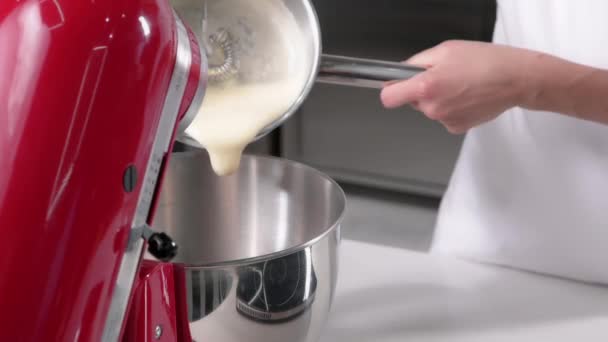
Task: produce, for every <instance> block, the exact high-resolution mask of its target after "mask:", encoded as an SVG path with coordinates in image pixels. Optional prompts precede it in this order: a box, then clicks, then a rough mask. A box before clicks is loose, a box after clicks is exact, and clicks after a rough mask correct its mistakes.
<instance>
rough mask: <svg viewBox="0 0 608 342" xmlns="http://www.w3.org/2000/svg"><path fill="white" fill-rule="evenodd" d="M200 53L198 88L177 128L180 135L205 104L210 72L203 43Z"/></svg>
mask: <svg viewBox="0 0 608 342" xmlns="http://www.w3.org/2000/svg"><path fill="white" fill-rule="evenodd" d="M199 50H200V55H201V70H200V76H199V81H198V87H197V88H196V93H195V94H194V98H193V99H192V103H191V104H190V107H189V108H188V111H187V112H186V114H185V115H184V117H183V118H182V121H181V122H180V123H179V127H178V129H177V133H178V135H180V134H183V133H184V132H185V131H186V129H188V127H189V126H190V124H192V122H193V121H194V118H196V115H197V114H198V111H199V110H200V108H201V106H202V105H203V99H204V98H205V93H206V90H207V82H208V77H207V75H208V73H209V64H208V62H207V53H206V52H205V48H204V47H203V46H202V45H201V46H200V47H199Z"/></svg>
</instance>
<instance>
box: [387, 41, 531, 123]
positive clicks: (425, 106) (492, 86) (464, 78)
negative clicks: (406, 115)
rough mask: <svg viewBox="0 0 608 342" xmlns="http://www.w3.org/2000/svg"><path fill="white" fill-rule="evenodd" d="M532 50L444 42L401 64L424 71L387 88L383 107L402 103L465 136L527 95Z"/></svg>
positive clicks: (472, 43) (473, 43)
mask: <svg viewBox="0 0 608 342" xmlns="http://www.w3.org/2000/svg"><path fill="white" fill-rule="evenodd" d="M533 56H534V53H533V52H532V51H528V50H523V49H517V48H512V47H507V46H501V45H495V44H490V43H482V42H469V41H448V42H445V43H442V44H440V45H438V46H436V47H434V48H431V49H429V50H426V51H423V52H421V53H419V54H417V55H416V56H414V57H412V58H410V59H409V60H407V61H406V63H408V64H412V65H417V66H421V67H424V68H426V69H427V71H425V72H423V73H421V74H419V75H417V76H415V77H414V78H412V79H410V80H405V81H401V82H396V83H392V84H387V85H386V86H385V88H384V89H383V90H382V94H381V99H382V102H383V104H384V106H385V107H387V108H397V107H401V106H403V105H406V104H410V105H412V106H413V107H414V108H416V109H418V110H420V111H421V112H423V113H424V114H425V115H426V116H428V117H429V118H430V119H432V120H436V121H439V122H441V123H442V124H443V125H444V126H445V127H446V128H447V129H448V131H449V132H451V133H454V134H460V133H465V132H466V131H468V130H469V129H470V128H472V127H475V126H478V125H480V124H482V123H485V122H487V121H490V120H493V119H494V118H496V117H497V116H498V115H500V114H501V113H502V112H504V111H505V110H507V109H509V108H511V107H515V106H517V105H519V103H520V102H522V101H523V99H524V98H525V96H526V92H527V90H526V86H527V84H526V77H525V74H526V69H527V63H528V60H529V59H530V58H531V57H533Z"/></svg>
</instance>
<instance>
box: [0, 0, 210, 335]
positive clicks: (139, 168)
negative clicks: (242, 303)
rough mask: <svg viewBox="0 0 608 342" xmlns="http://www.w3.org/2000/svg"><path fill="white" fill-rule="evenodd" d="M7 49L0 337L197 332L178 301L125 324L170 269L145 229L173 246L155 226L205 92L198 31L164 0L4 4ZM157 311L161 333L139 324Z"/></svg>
mask: <svg viewBox="0 0 608 342" xmlns="http://www.w3.org/2000/svg"><path fill="white" fill-rule="evenodd" d="M0 46H1V47H0V75H1V76H0V169H1V170H2V171H1V172H2V176H1V177H0V231H1V232H2V235H3V250H4V257H3V258H2V260H1V261H0V308H1V310H0V326H1V327H2V329H1V330H0V339H1V340H3V341H100V340H104V341H117V340H120V339H121V338H122V337H121V336H123V337H124V339H125V340H129V341H148V340H153V339H152V338H153V336H148V335H152V334H154V333H156V334H158V335H162V336H165V338H164V339H163V340H166V341H176V340H180V341H188V340H189V339H186V338H184V336H181V335H180V334H186V333H187V330H185V331H184V330H180V327H178V326H177V321H176V317H175V313H176V312H177V311H176V304H175V303H174V302H170V303H168V302H167V303H165V304H166V307H163V308H159V310H153V312H150V313H149V315H152V316H156V317H149V315H148V316H146V317H136V316H133V317H131V318H132V319H133V320H134V323H133V327H132V328H130V329H129V333H130V334H131V336H125V335H124V334H123V332H124V331H125V329H124V327H125V325H126V322H127V319H125V318H126V315H127V312H128V309H129V307H128V306H129V303H131V305H133V304H135V303H137V302H138V301H141V300H145V298H144V297H146V296H151V295H152V294H150V293H148V292H146V291H135V293H133V297H132V289H137V288H138V287H139V285H138V284H137V283H138V281H139V280H140V279H144V278H146V277H145V276H144V275H145V274H162V273H163V272H165V273H166V272H171V269H170V268H169V267H167V266H166V265H165V266H163V265H162V264H152V263H150V264H147V263H144V264H143V265H140V260H141V256H142V254H143V251H144V245H145V244H146V243H145V240H144V238H148V241H149V242H150V249H151V251H152V252H153V254H155V255H157V256H158V257H160V258H161V259H162V258H167V259H169V258H170V257H171V255H172V254H173V253H175V250H174V248H173V247H174V246H172V242H171V241H170V239H168V238H167V236H165V235H159V234H156V235H155V234H154V233H153V232H150V231H149V230H148V228H147V225H148V224H150V223H151V218H152V216H153V212H154V202H155V197H156V195H157V193H158V189H159V184H160V179H161V178H162V173H163V170H164V168H165V165H166V163H167V162H168V158H169V156H170V154H169V152H170V151H171V148H172V145H173V141H174V136H175V134H176V130H177V127H178V125H179V123H180V122H183V121H184V118H185V117H188V116H191V115H194V114H195V113H196V111H197V110H198V107H199V105H200V102H201V101H202V98H203V93H204V89H205V83H206V63H205V61H204V58H205V56H204V54H201V49H200V47H199V45H198V43H197V41H196V38H195V36H194V34H193V33H192V32H191V31H190V30H189V29H188V28H187V27H186V26H185V25H184V24H183V22H182V21H181V20H180V19H179V17H178V16H176V15H175V14H174V11H173V9H172V7H171V6H170V4H169V3H168V2H167V1H166V0H135V1H122V0H118V1H117V0H90V1H81V0H42V1H35V0H21V1H19V0H8V1H2V3H1V4H0ZM163 267H165V268H167V269H166V270H165V269H163ZM138 272H139V274H140V276H139V277H138V276H137V274H138ZM150 279H151V280H149V282H154V281H159V279H160V276H156V278H155V277H152V278H150ZM163 279H172V278H171V277H170V276H167V274H164V275H163ZM16 280H18V281H16ZM170 286H172V284H170V283H164V284H162V286H158V287H153V286H151V287H150V288H151V289H154V290H155V291H156V290H158V291H161V290H163V288H165V287H170ZM131 297H132V300H130V299H131ZM142 314H144V315H145V313H142ZM152 318H155V319H156V318H158V319H156V321H157V322H161V323H163V324H162V327H163V328H162V329H163V331H156V332H155V331H154V329H149V328H147V327H146V330H142V331H138V330H137V329H135V328H134V327H136V326H138V325H142V324H143V325H145V324H146V321H149V320H150V319H152ZM150 331H151V332H150ZM142 334H143V335H142ZM172 336H173V337H172Z"/></svg>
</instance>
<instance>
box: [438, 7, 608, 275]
mask: <svg viewBox="0 0 608 342" xmlns="http://www.w3.org/2000/svg"><path fill="white" fill-rule="evenodd" d="M498 3H499V10H498V18H497V24H496V31H495V42H497V43H501V44H506V45H511V46H516V47H522V48H529V49H533V50H537V51H543V52H547V53H550V54H553V55H557V56H559V57H562V58H565V59H568V60H571V61H574V62H578V63H582V64H586V65H590V66H594V67H599V68H604V69H608V1H606V0H586V1H572V0H499V1H498ZM606 96H608V89H606ZM433 251H434V252H436V253H443V254H449V255H452V256H457V257H462V258H467V259H473V260H476V261H481V262H488V263H494V264H499V265H504V266H509V267H515V268H520V269H524V270H530V271H535V272H540V273H546V274H551V275H556V276H561V277H567V278H573V279H577V280H583V281H588V282H599V283H604V284H608V126H605V125H601V124H597V123H591V122H586V121H583V120H578V119H574V118H571V117H567V116H564V115H559V114H555V113H547V112H533V111H528V110H523V109H521V108H515V109H512V110H509V111H508V112H506V113H504V114H503V115H501V116H500V117H499V118H498V119H496V120H495V121H493V122H490V123H488V124H485V125H483V126H480V127H478V128H475V129H473V130H471V131H470V132H469V133H468V134H467V136H466V138H465V142H464V146H463V149H462V152H461V155H460V158H459V161H458V163H457V166H456V169H455V172H454V174H453V176H452V180H451V183H450V185H449V187H448V190H447V193H446V195H445V198H444V200H443V202H442V205H441V210H440V214H439V218H438V222H437V232H436V236H435V240H434V244H433Z"/></svg>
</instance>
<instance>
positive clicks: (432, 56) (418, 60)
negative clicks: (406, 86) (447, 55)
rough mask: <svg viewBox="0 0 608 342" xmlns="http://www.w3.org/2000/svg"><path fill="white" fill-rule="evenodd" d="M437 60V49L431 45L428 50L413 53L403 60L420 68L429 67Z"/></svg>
mask: <svg viewBox="0 0 608 342" xmlns="http://www.w3.org/2000/svg"><path fill="white" fill-rule="evenodd" d="M438 60H439V51H438V49H437V47H432V48H430V49H428V50H424V51H422V52H419V53H417V54H415V55H414V56H412V57H410V58H409V59H407V60H406V61H405V63H406V64H410V65H414V66H418V67H421V68H425V69H428V68H431V67H433V66H434V65H435V64H437V62H438Z"/></svg>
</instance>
